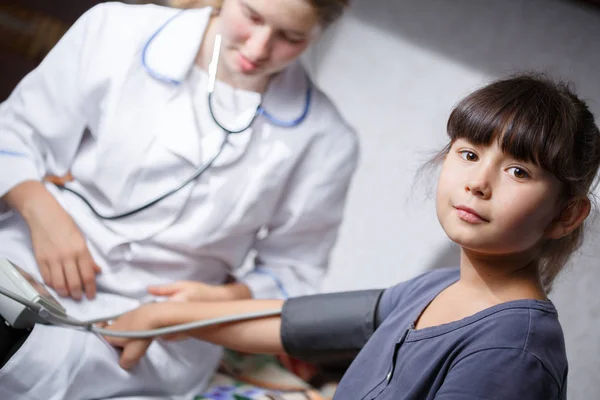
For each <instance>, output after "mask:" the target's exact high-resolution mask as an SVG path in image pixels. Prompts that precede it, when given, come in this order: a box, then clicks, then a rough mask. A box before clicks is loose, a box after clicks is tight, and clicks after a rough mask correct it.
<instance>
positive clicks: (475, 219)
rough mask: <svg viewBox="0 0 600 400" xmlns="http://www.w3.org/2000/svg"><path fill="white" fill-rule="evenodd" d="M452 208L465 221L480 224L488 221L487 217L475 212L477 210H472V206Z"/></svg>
mask: <svg viewBox="0 0 600 400" xmlns="http://www.w3.org/2000/svg"><path fill="white" fill-rule="evenodd" d="M454 208H455V209H456V212H457V213H458V218H460V219H462V220H463V221H465V222H469V223H471V224H481V223H484V222H489V221H488V220H487V219H485V218H483V217H482V216H481V215H479V214H478V213H477V211H475V210H473V209H472V208H469V207H466V206H457V207H454Z"/></svg>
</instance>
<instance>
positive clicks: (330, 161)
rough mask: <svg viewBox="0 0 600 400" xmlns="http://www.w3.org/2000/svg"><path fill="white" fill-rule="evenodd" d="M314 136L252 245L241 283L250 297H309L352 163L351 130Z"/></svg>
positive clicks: (323, 265)
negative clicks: (252, 257)
mask: <svg viewBox="0 0 600 400" xmlns="http://www.w3.org/2000/svg"><path fill="white" fill-rule="evenodd" d="M340 125H341V126H339V127H338V128H337V129H341V130H342V131H341V132H340V131H339V130H338V131H337V132H331V136H329V135H327V134H325V135H322V136H320V137H318V138H317V139H316V140H317V142H316V143H313V146H312V148H311V149H310V150H309V151H308V152H307V154H305V157H304V159H303V160H302V161H301V162H300V163H299V165H297V166H296V169H295V171H294V174H293V175H292V178H291V180H290V181H289V183H288V187H287V188H286V190H285V192H284V193H285V194H284V197H283V199H282V201H281V202H280V204H279V207H278V208H277V210H276V212H275V214H274V215H273V218H272V219H271V222H270V224H269V226H267V227H266V228H267V233H266V235H265V236H264V237H263V238H261V239H259V240H258V241H257V243H256V245H255V250H256V254H257V256H256V261H255V268H254V269H253V270H251V271H250V272H249V273H248V274H247V275H246V276H244V277H242V278H241V281H242V282H244V283H246V284H247V285H248V287H249V288H250V290H251V292H252V294H253V296H254V297H255V298H288V297H295V296H299V295H306V294H312V293H314V292H316V290H317V289H318V284H319V283H320V281H321V279H322V277H323V276H324V274H325V272H326V269H327V266H328V263H329V254H330V252H331V249H332V248H333V246H334V244H335V241H336V239H337V234H338V229H339V226H340V223H341V221H342V217H343V213H344V207H345V202H346V195H347V192H348V188H349V185H350V180H351V178H352V175H353V173H354V170H355V169H356V164H357V161H358V143H357V140H356V137H355V134H354V132H353V131H352V130H351V129H350V128H348V127H347V126H346V125H345V124H343V123H342V122H340Z"/></svg>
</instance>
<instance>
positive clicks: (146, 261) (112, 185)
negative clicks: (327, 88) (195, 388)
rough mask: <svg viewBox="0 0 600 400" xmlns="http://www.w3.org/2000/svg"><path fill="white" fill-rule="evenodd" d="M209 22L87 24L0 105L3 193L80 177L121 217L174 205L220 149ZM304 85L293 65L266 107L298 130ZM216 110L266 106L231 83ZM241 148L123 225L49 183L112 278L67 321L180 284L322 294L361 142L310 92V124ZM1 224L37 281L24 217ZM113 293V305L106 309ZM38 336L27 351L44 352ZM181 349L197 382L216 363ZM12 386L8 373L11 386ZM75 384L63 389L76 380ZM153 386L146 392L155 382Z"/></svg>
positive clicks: (117, 15) (115, 12) (4, 251)
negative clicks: (200, 57) (206, 38)
mask: <svg viewBox="0 0 600 400" xmlns="http://www.w3.org/2000/svg"><path fill="white" fill-rule="evenodd" d="M209 15H210V9H199V10H189V11H185V12H183V13H181V14H180V10H174V9H170V8H164V7H158V6H131V5H124V4H120V3H106V4H102V5H99V6H96V7H94V8H93V9H91V10H90V11H88V12H87V13H86V14H84V16H82V17H81V18H80V19H79V20H78V21H77V22H76V23H75V24H74V26H73V27H72V28H71V29H70V30H69V31H68V32H67V33H66V34H65V36H64V37H63V38H62V39H61V41H60V42H59V43H58V44H57V45H56V47H55V48H54V49H53V50H52V51H51V52H50V54H49V55H48V56H47V57H46V58H45V60H44V61H43V62H42V63H41V65H40V66H39V67H38V68H36V69H35V70H34V71H32V72H31V73H30V74H29V75H28V76H27V77H26V78H25V79H24V80H23V81H22V82H21V83H20V84H19V85H18V86H17V88H16V89H15V90H14V92H13V93H12V94H11V96H10V97H9V98H8V100H6V101H5V102H4V103H2V105H0V171H2V172H1V175H0V196H2V195H4V194H5V193H6V192H8V191H9V190H10V189H11V188H13V187H14V186H16V185H18V184H19V183H21V182H23V181H26V180H40V179H42V177H43V176H44V175H46V174H57V175H62V174H64V173H66V172H67V171H71V172H72V174H73V176H74V177H75V182H74V183H72V184H71V187H73V188H74V189H76V190H78V191H79V192H81V193H82V194H84V195H85V196H86V197H87V198H88V199H89V200H90V202H91V203H92V204H93V205H94V206H95V207H96V208H97V209H98V210H99V211H100V212H103V213H106V214H109V215H111V214H114V213H119V212H123V211H127V210H129V209H131V208H135V207H136V206H138V205H140V204H142V203H144V202H146V201H147V200H149V199H152V198H154V197H156V196H158V195H160V194H162V193H163V192H165V191H167V190H169V189H171V188H172V187H174V186H176V185H178V184H179V183H180V182H181V181H183V180H185V178H187V177H188V176H190V175H191V174H192V172H193V171H194V170H195V169H196V168H198V167H199V166H201V165H203V164H204V163H205V162H206V161H207V160H208V159H209V158H210V157H212V155H214V154H215V152H216V151H217V148H218V146H219V144H220V142H221V140H222V138H223V132H222V130H221V129H219V128H218V127H217V126H216V124H215V123H214V122H213V120H212V119H211V117H210V115H209V113H208V107H207V95H206V81H207V75H206V73H205V72H204V71H203V70H201V69H200V68H198V67H196V66H195V65H194V60H195V57H196V53H197V51H198V48H199V46H200V43H201V41H202V38H203V35H204V30H205V28H206V26H207V22H208V19H209ZM167 81H169V82H167ZM306 87H307V81H306V78H305V73H304V70H303V69H302V67H301V65H300V64H299V63H295V64H293V65H292V66H290V67H288V68H287V69H286V70H285V71H283V72H282V73H280V74H279V75H278V76H276V77H275V78H274V79H273V81H272V82H271V84H270V85H269V87H268V90H267V92H266V93H265V95H264V96H263V97H264V99H263V106H264V108H265V109H266V110H267V111H269V112H270V113H271V114H273V115H275V116H277V117H278V118H280V119H287V120H291V119H295V118H297V117H298V115H300V114H301V112H302V110H303V108H304V102H305V93H306ZM213 100H214V107H215V111H216V113H217V115H219V116H220V120H221V121H222V122H223V123H224V124H227V125H229V126H232V127H235V126H240V125H243V124H244V123H246V122H247V121H248V120H249V117H250V116H251V114H252V113H253V112H254V110H255V109H256V106H257V105H258V103H259V101H260V96H259V95H258V94H257V93H252V92H247V91H242V90H237V89H234V88H232V87H230V86H228V85H227V84H224V83H221V82H218V83H217V87H216V92H215V95H214V98H213ZM229 141H230V143H229V144H227V146H226V147H225V150H224V151H223V153H222V154H221V155H220V156H219V157H218V158H217V160H216V161H215V163H214V164H213V166H212V167H211V168H209V169H208V170H207V171H206V173H204V174H203V175H202V176H201V177H200V178H198V179H197V180H196V181H195V182H193V183H191V184H189V185H187V186H186V187H184V188H183V189H181V190H180V191H179V192H177V193H176V194H174V195H172V196H170V197H168V198H167V199H165V200H163V201H162V202H160V203H158V204H157V205H155V206H153V207H151V208H150V209H148V210H145V211H142V212H140V213H139V214H137V215H134V216H131V217H127V218H124V219H121V220H115V221H105V220H100V219H98V218H96V217H95V216H94V215H93V214H92V213H91V211H90V210H89V209H88V208H87V206H85V205H84V204H83V202H82V201H81V200H80V199H78V198H77V197H75V196H74V195H72V194H70V193H68V192H63V191H60V190H58V189H56V188H55V187H53V186H52V185H50V184H48V185H47V187H48V188H49V190H50V191H51V192H52V193H53V194H54V195H55V197H56V198H57V199H58V201H59V202H60V203H61V204H62V205H63V206H64V208H65V209H66V210H67V211H68V212H69V213H70V214H71V216H72V217H73V218H74V220H75V222H76V223H77V225H78V226H79V227H80V229H81V230H82V232H83V234H84V235H85V237H86V238H87V240H88V247H89V249H90V251H91V253H92V256H93V257H94V259H95V261H96V262H97V263H98V265H99V266H100V267H101V268H102V270H103V272H102V274H100V275H98V277H97V282H98V290H99V294H98V300H97V304H101V305H99V306H97V307H96V306H95V305H94V304H95V302H87V301H82V302H80V303H77V302H75V301H70V300H68V299H64V300H63V302H64V303H65V305H66V306H67V309H68V310H69V311H70V312H72V313H74V314H75V315H78V316H81V317H92V316H97V315H101V314H110V313H112V312H114V311H119V310H120V309H121V308H122V306H123V305H124V304H126V303H127V301H129V300H135V301H137V300H141V299H144V298H145V297H146V296H147V292H146V288H147V286H148V285H151V284H162V283H168V282H171V281H174V280H181V279H190V280H200V281H204V282H208V283H214V284H218V283H222V282H223V281H224V280H225V279H226V277H227V275H228V274H234V275H238V276H239V279H240V280H241V281H243V282H245V283H246V284H247V285H248V286H249V287H250V289H251V291H252V293H253V295H254V296H255V297H258V298H274V297H281V296H282V290H281V288H282V287H283V291H285V292H287V293H288V294H289V295H291V296H294V295H299V294H305V293H310V292H312V291H314V290H315V287H316V285H317V284H318V282H319V281H320V279H321V277H322V276H323V274H324V272H325V271H326V266H327V262H328V256H329V253H330V250H331V248H332V246H333V245H334V242H335V240H336V235H337V231H338V226H339V224H340V221H341V218H342V214H343V209H344V202H345V197H346V193H347V190H348V185H349V182H350V179H351V175H352V173H353V171H354V169H355V167H356V162H357V152H358V151H357V140H356V136H355V134H354V132H353V130H352V129H351V128H350V127H349V126H348V125H347V124H346V123H345V122H344V120H343V119H342V118H341V116H340V115H339V113H338V112H337V111H336V109H335V107H334V106H333V105H332V104H331V103H330V101H329V100H328V99H327V98H326V96H325V95H324V94H323V93H321V92H320V91H319V90H318V89H316V88H313V89H312V101H311V104H310V110H309V114H308V116H307V117H306V119H305V120H304V121H303V122H302V123H301V124H300V125H299V126H297V127H294V128H281V127H277V126H274V125H273V124H271V123H269V122H268V120H266V119H265V118H264V117H259V118H258V119H257V120H256V121H255V123H254V124H253V125H252V127H251V128H250V129H248V130H246V131H244V132H243V133H240V134H237V135H231V136H230V140H229ZM0 207H3V208H4V211H5V212H9V213H10V211H9V210H7V207H6V205H0ZM0 218H1V217H0ZM3 218H4V220H3V221H0V256H4V257H7V258H9V259H11V260H13V261H14V262H15V263H17V264H20V266H21V267H23V268H24V269H27V270H29V271H30V272H33V273H36V274H37V273H38V271H37V267H36V266H35V262H34V259H33V255H32V252H31V244H30V242H29V237H28V232H27V227H26V226H25V224H24V223H23V221H22V219H21V218H20V216H18V215H16V213H12V215H10V214H4V217H3ZM259 232H260V233H261V234H260V235H258V233H259ZM251 249H255V250H256V252H257V258H256V260H257V261H256V268H254V269H253V270H251V271H250V272H247V273H241V272H240V271H238V267H239V266H240V265H241V264H242V262H243V260H244V259H245V257H246V256H247V254H248V252H249V250H251ZM37 276H38V277H39V274H37ZM103 295H105V296H110V301H102V299H103ZM104 298H105V299H106V298H107V297H104ZM120 300H124V301H123V302H120ZM82 314H84V315H82ZM55 329H56V328H55ZM36 330H37V331H41V330H46V334H47V335H49V334H50V333H49V332H50V328H47V327H39V328H36V329H34V332H33V333H32V335H31V336H36ZM61 331H64V329H61ZM80 333H81V332H77V334H80ZM81 334H82V335H86V334H84V333H81ZM31 336H30V340H28V342H33V343H35V338H34V339H31ZM58 336H60V335H58ZM95 339H96V338H95ZM69 340H71V342H73V341H76V339H75V338H70V339H69ZM77 340H78V339H77ZM81 340H82V341H83V340H84V339H81ZM85 340H88V339H85ZM29 344H30V345H32V346H34V344H31V343H29ZM26 345H27V343H26ZM102 346H104V343H102ZM153 346H154V345H153ZM157 346H158V345H157ZM165 346H167V345H165ZM168 346H174V348H176V347H177V344H168ZM46 347H48V346H46ZM104 347H106V346H104ZM180 347H181V348H180V349H179V350H177V349H176V350H173V352H174V354H175V353H177V354H178V356H177V357H184V358H186V357H187V359H189V358H190V357H192V356H191V355H192V354H196V357H197V358H195V362H197V363H198V364H201V365H197V366H194V367H193V368H190V365H189V364H187V367H186V368H188V369H189V370H190V369H193V370H194V373H196V375H197V377H196V378H195V379H196V383H197V382H200V381H202V382H203V379H204V378H205V377H206V376H209V375H210V373H211V372H212V368H214V364H215V363H216V360H217V359H218V352H216V351H213V350H207V349H208V348H209V345H208V344H202V346H200V345H198V344H186V345H183V344H182V345H181V346H180ZM183 347H185V349H183ZM57 348H58V347H57ZM151 349H152V347H151ZM191 349H199V350H200V352H195V353H194V352H193V351H192V350H191ZM109 350H110V349H109ZM37 351H40V352H43V351H46V350H44V349H38V350H37ZM101 352H105V349H104V350H101ZM150 353H152V352H150ZM150 353H149V355H150V357H152V354H150ZM167 353H168V352H167ZM18 354H19V353H17V355H18ZM182 355H184V356H182ZM15 357H16V358H18V357H17V356H15ZM107 357H108V358H110V360H108V361H107V362H106V365H105V366H104V368H106V369H110V368H112V367H111V366H110V365H111V364H110V363H114V367H115V368H116V369H118V366H117V365H116V361H115V355H114V354H112V353H111V355H110V356H107ZM160 357H165V354H161V355H160ZM177 357H174V359H173V361H172V362H171V364H169V365H170V368H171V370H172V368H173V364H174V363H176V361H175V359H176V358H177ZM22 358H23V357H21V359H22ZM192 358H193V357H192ZM13 361H14V359H13V360H11V362H10V363H9V365H10V364H16V362H15V363H13ZM21 362H23V361H21ZM96 362H97V361H96ZM63 365H64V364H63ZM13 366H14V365H13ZM21 367H23V368H25V366H23V365H21ZM30 368H34V367H33V366H31V367H30ZM181 368H183V366H181ZM184 371H185V370H182V371H181V373H184ZM113 372H115V371H113ZM117 372H118V371H117ZM117 372H115V373H117ZM188 372H191V371H188ZM40 373H41V370H40ZM119 373H120V372H119ZM3 374H4V376H3ZM82 374H84V375H85V373H83V372H82ZM10 375H11V374H10V373H9V372H6V371H5V370H4V369H3V370H2V373H0V387H2V385H3V384H4V383H3V379H4V381H6V380H7V379H8V380H10V377H9V376H10ZM109 375H110V374H108V375H107V376H109ZM117 375H118V373H117ZM175 375H176V374H175ZM13 376H14V375H13ZM82 376H83V375H82ZM119 376H120V375H119ZM198 377H200V378H198ZM112 378H114V377H112ZM69 379H70V380H69V381H62V384H63V385H65V386H68V385H67V382H73V379H76V377H74V376H71V377H69ZM114 379H117V378H114ZM152 379H153V378H152V377H149V378H148V379H146V381H145V382H146V383H147V384H148V385H151V382H150V380H152ZM117 380H118V379H117ZM146 383H144V384H146ZM88 384H89V381H88ZM123 384H124V383H123ZM113 386H114V390H112V391H110V390H109V391H106V386H103V387H102V388H100V387H98V389H102V390H104V392H103V393H105V395H109V394H110V395H113V396H114V395H119V394H120V392H119V390H120V389H119V387H120V386H119V383H118V382H117V383H115V384H114V385H113ZM182 386H184V385H183V384H182ZM58 387H60V385H59V386H58ZM141 387H147V386H144V385H142V386H141ZM187 389H188V388H183V387H181V388H179V389H176V390H178V391H179V392H180V393H183V392H185V391H186V390H187ZM15 390H17V389H15ZM128 390H130V391H129V392H128V393H131V390H132V389H131V386H130V387H129V389H128ZM173 390H175V389H173ZM1 393H2V392H1V389H0V394H1ZM11 393H13V392H11ZM15 393H17V392H15ZM28 393H31V392H28ZM40 393H43V394H44V395H47V393H48V392H47V391H45V392H40ZM81 393H83V392H81ZM81 393H79V394H78V395H74V396H75V397H73V398H77V396H79V395H81V396H84V395H83V394H81ZM86 393H87V392H86ZM92 393H93V392H92ZM0 397H1V396H0ZM32 397H33V398H35V397H34V395H32ZM3 398H4V397H3ZM45 398H48V397H45ZM66 398H69V397H68V396H67V397H66Z"/></svg>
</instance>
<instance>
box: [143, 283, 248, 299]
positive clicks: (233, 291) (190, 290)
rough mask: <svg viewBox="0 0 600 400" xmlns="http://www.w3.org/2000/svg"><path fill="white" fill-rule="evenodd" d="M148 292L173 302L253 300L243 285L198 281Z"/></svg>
mask: <svg viewBox="0 0 600 400" xmlns="http://www.w3.org/2000/svg"><path fill="white" fill-rule="evenodd" d="M148 292H149V293H150V294H153V295H155V296H168V297H169V300H171V301H229V300H244V299H250V298H252V293H251V292H250V289H249V288H248V286H246V285H245V284H243V283H229V284H225V285H209V284H207V283H203V282H196V281H178V282H174V283H171V284H169V285H163V286H150V287H149V288H148Z"/></svg>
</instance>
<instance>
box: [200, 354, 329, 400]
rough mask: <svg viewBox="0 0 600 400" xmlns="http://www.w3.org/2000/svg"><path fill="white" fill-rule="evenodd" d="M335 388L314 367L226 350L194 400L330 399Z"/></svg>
mask: <svg viewBox="0 0 600 400" xmlns="http://www.w3.org/2000/svg"><path fill="white" fill-rule="evenodd" d="M317 382H319V383H318V384H317ZM335 388H336V382H333V381H330V382H327V380H326V379H323V376H322V374H321V371H320V369H319V368H317V367H316V366H314V365H311V364H308V363H305V362H302V361H298V360H294V359H292V358H290V357H286V356H277V357H275V356H267V355H246V354H241V353H237V352H233V351H226V352H225V356H224V357H223V360H222V362H221V368H220V369H219V372H218V373H217V374H215V376H214V378H213V380H212V381H211V383H210V385H209V388H208V389H207V390H206V392H205V393H203V394H201V395H198V396H196V398H195V399H194V400H331V398H332V397H333V393H334V392H335Z"/></svg>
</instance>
